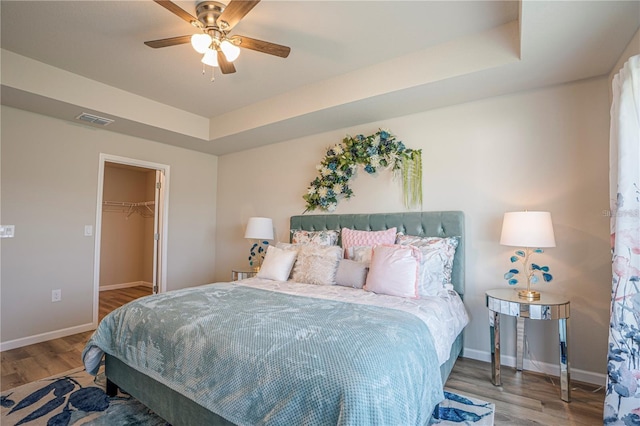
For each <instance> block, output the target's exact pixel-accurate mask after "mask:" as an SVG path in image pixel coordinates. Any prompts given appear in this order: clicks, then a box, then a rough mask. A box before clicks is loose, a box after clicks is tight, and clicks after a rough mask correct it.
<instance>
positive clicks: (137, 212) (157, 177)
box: [93, 154, 168, 325]
mask: <svg viewBox="0 0 640 426" xmlns="http://www.w3.org/2000/svg"><path fill="white" fill-rule="evenodd" d="M100 169H101V170H100V176H99V177H100V179H99V185H98V187H99V188H98V214H97V220H96V256H95V257H96V262H95V273H94V281H95V282H94V311H93V312H94V323H95V324H96V325H97V323H98V321H99V320H101V319H102V318H103V317H104V316H105V315H106V314H107V313H109V312H110V311H112V310H113V309H115V308H117V307H118V306H121V305H123V304H124V303H126V302H129V301H131V300H133V299H136V298H138V297H142V296H146V295H150V294H153V293H158V292H162V291H164V290H165V285H164V272H163V271H164V269H165V268H164V265H165V262H164V259H165V245H164V244H163V243H164V241H166V239H165V238H163V236H164V235H165V234H166V207H167V203H166V199H167V189H168V188H167V173H168V166H164V165H158V164H153V163H148V162H143V161H139V160H134V159H126V158H122V157H114V156H108V155H106V154H103V155H101V161H100Z"/></svg>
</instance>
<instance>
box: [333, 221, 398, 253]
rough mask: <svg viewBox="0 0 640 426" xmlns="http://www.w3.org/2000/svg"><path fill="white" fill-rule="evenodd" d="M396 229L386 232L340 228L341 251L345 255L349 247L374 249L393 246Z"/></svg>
mask: <svg viewBox="0 0 640 426" xmlns="http://www.w3.org/2000/svg"><path fill="white" fill-rule="evenodd" d="M395 242H396V228H395V227H393V228H389V229H387V230H386V231H357V230H355V229H349V228H342V249H343V250H344V252H345V255H346V253H348V250H349V248H350V247H358V246H361V247H362V246H364V247H367V246H368V247H374V246H377V245H379V244H395Z"/></svg>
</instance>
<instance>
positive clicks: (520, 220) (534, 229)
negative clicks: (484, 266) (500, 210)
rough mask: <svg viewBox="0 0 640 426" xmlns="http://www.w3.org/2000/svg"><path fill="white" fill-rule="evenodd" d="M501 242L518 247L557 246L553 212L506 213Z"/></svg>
mask: <svg viewBox="0 0 640 426" xmlns="http://www.w3.org/2000/svg"><path fill="white" fill-rule="evenodd" d="M500 244H502V245H504V246H516V247H555V246H556V239H555V236H554V234H553V224H552V223H551V213H549V212H508V213H505V214H504V219H503V221H502V234H501V236H500Z"/></svg>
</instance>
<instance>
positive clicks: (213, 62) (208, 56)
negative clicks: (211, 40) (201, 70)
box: [202, 49, 218, 67]
mask: <svg viewBox="0 0 640 426" xmlns="http://www.w3.org/2000/svg"><path fill="white" fill-rule="evenodd" d="M202 63H203V64H205V65H209V66H210V67H217V66H218V52H216V51H215V50H214V49H207V51H206V52H205V54H204V56H203V57H202Z"/></svg>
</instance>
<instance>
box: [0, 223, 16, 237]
mask: <svg viewBox="0 0 640 426" xmlns="http://www.w3.org/2000/svg"><path fill="white" fill-rule="evenodd" d="M15 234H16V226H15V225H0V238H13V237H14V235H15Z"/></svg>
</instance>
